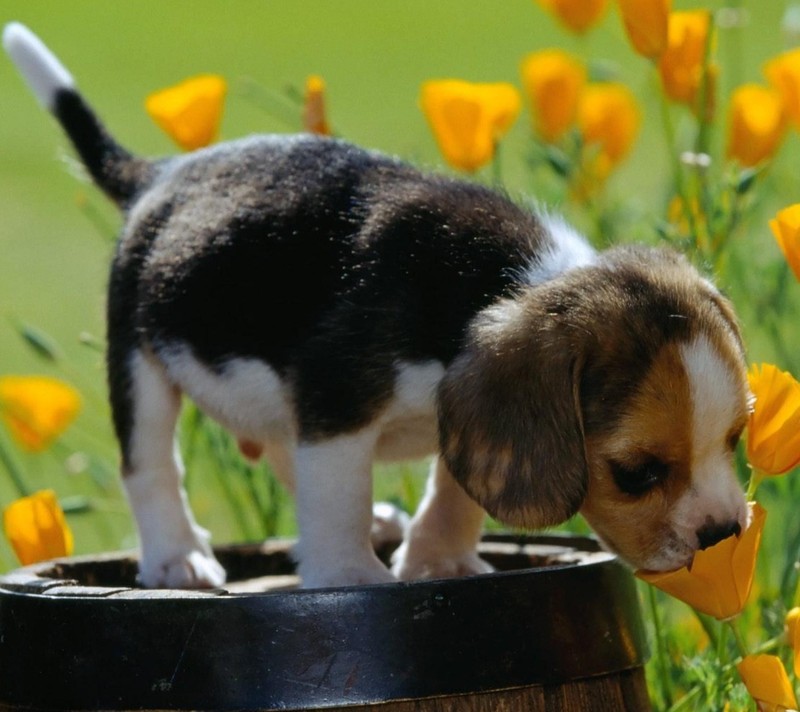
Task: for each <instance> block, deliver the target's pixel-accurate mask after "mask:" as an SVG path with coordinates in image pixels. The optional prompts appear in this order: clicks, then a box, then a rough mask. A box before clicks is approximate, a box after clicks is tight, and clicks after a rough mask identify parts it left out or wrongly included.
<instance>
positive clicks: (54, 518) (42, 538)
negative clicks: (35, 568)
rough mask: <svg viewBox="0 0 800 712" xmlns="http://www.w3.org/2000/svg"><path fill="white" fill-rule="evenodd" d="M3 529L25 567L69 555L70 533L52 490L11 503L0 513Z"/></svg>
mask: <svg viewBox="0 0 800 712" xmlns="http://www.w3.org/2000/svg"><path fill="white" fill-rule="evenodd" d="M3 528H4V530H5V534H6V537H7V538H8V540H9V541H10V542H11V546H12V547H13V548H14V551H15V552H16V554H17V558H19V560H20V562H21V563H22V564H23V565H25V566H27V565H28V564H34V563H36V562H37V561H44V560H46V559H53V558H57V557H61V556H70V555H71V554H72V550H73V538H72V531H71V530H70V528H69V526H68V525H67V522H66V519H65V517H64V512H63V511H62V509H61V507H60V506H59V504H58V500H57V499H56V495H55V492H53V491H52V490H42V491H40V492H36V493H34V494H32V495H30V496H28V497H23V498H21V499H18V500H16V501H15V502H12V503H11V504H10V505H9V506H8V507H6V509H5V511H4V512H3Z"/></svg>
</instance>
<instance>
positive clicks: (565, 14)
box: [538, 0, 608, 35]
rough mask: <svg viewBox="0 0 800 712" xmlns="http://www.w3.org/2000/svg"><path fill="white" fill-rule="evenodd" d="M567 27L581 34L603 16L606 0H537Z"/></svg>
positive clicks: (606, 4)
mask: <svg viewBox="0 0 800 712" xmlns="http://www.w3.org/2000/svg"><path fill="white" fill-rule="evenodd" d="M538 1H539V4H540V5H541V6H542V7H543V8H544V9H545V10H548V11H549V12H551V13H552V14H553V15H555V16H556V17H557V18H558V19H559V20H560V21H561V22H562V23H563V24H564V25H565V26H566V27H567V28H568V29H570V30H572V31H573V32H575V33H577V34H579V35H582V34H583V33H584V32H586V31H587V30H588V29H589V28H590V27H591V26H592V25H594V24H595V23H597V22H598V21H599V20H600V18H601V17H602V16H603V13H605V11H606V7H607V6H608V0H538Z"/></svg>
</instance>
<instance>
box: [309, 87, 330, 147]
mask: <svg viewBox="0 0 800 712" xmlns="http://www.w3.org/2000/svg"><path fill="white" fill-rule="evenodd" d="M303 128H304V129H305V130H306V131H308V132H309V133H315V134H319V135H321V136H330V135H331V127H330V126H329V125H328V119H327V117H326V115H325V80H324V79H323V78H322V77H320V76H317V75H316V74H312V75H311V76H310V77H309V78H308V79H306V94H305V101H304V103H303Z"/></svg>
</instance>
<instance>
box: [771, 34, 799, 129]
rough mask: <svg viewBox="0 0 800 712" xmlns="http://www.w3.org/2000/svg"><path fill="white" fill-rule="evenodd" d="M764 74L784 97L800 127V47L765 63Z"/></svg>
mask: <svg viewBox="0 0 800 712" xmlns="http://www.w3.org/2000/svg"><path fill="white" fill-rule="evenodd" d="M764 75H765V76H766V77H767V79H768V80H769V83H770V84H771V85H772V86H773V87H774V88H775V89H776V90H777V91H778V92H780V95H781V96H782V97H783V102H784V104H785V106H786V113H787V114H788V116H789V118H790V119H791V120H792V122H794V125H795V127H797V128H798V129H800V49H793V50H790V51H788V52H784V53H783V54H781V55H778V56H777V57H775V58H774V59H771V60H770V61H769V62H767V63H766V64H765V65H764Z"/></svg>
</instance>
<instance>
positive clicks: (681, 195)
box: [660, 92, 698, 242]
mask: <svg viewBox="0 0 800 712" xmlns="http://www.w3.org/2000/svg"><path fill="white" fill-rule="evenodd" d="M660 98H661V101H660V106H661V123H662V124H663V126H664V136H665V137H666V140H667V153H668V154H669V160H670V162H671V163H672V171H673V173H674V174H675V190H676V192H677V194H678V199H679V200H680V201H681V208H682V209H683V217H684V218H685V219H686V224H687V225H688V226H689V232H690V234H691V236H692V237H693V238H694V239H695V242H696V241H697V237H698V233H697V223H696V221H695V216H694V210H692V202H691V198H690V196H689V193H688V189H687V186H686V176H685V175H684V171H683V165H682V164H681V156H680V151H679V150H678V142H677V139H676V137H675V125H674V124H673V122H672V114H671V113H670V106H669V100H668V99H667V97H666V96H665V95H664V93H663V92H661V93H660Z"/></svg>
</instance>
